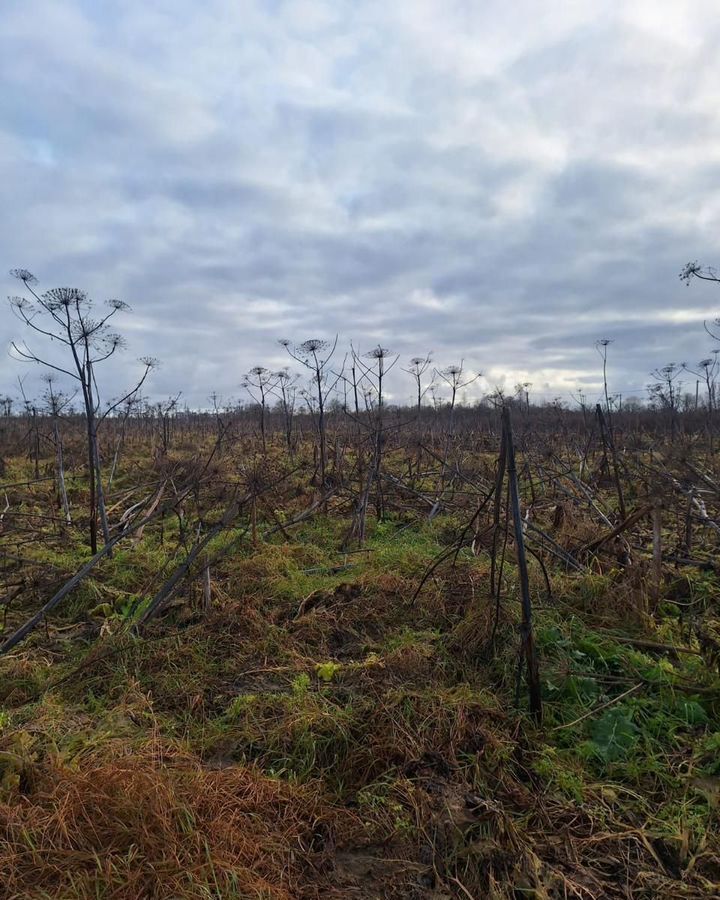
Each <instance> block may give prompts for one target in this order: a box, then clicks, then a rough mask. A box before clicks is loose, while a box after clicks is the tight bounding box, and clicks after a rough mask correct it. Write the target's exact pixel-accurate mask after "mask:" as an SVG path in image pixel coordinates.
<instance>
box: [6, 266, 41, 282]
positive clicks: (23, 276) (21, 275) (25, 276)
mask: <svg viewBox="0 0 720 900" xmlns="http://www.w3.org/2000/svg"><path fill="white" fill-rule="evenodd" d="M10 274H11V275H12V277H13V278H18V279H19V280H20V281H22V282H24V283H25V284H37V278H36V277H35V276H34V275H33V273H32V272H29V271H28V270H27V269H10Z"/></svg>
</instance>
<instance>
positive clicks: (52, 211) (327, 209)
mask: <svg viewBox="0 0 720 900" xmlns="http://www.w3.org/2000/svg"><path fill="white" fill-rule="evenodd" d="M719 43H720V7H718V5H717V0H707V2H706V0H633V2H632V3H619V2H616V0H613V2H602V0H562V2H554V0H544V2H540V3H538V2H537V0H513V2H512V3H508V2H507V0H504V2H496V0H483V2H479V0H477V2H471V0H393V2H387V0H384V2H375V0H347V2H346V0H327V2H324V0H297V2H293V0H246V2H245V0H235V2H231V0H203V2H202V3H197V2H195V0H117V2H112V0H3V3H2V8H1V9H0V173H1V175H2V177H1V180H0V185H1V188H0V191H1V193H0V200H1V202H2V206H1V208H2V215H0V280H3V284H4V286H5V287H6V290H5V294H7V295H13V294H18V293H20V292H21V288H22V285H21V284H19V283H17V282H16V281H14V280H13V279H12V278H10V277H9V275H8V276H5V275H4V272H6V271H7V270H9V269H11V268H13V267H24V268H27V269H29V270H30V271H32V272H33V273H34V274H35V275H36V276H37V278H38V279H39V288H40V289H43V290H44V289H48V288H51V287H56V286H65V285H70V286H74V287H80V288H83V289H85V290H86V291H88V293H89V294H90V295H91V296H92V297H93V298H94V299H95V300H96V301H97V302H98V303H101V302H103V301H105V300H106V299H108V298H115V297H117V298H120V299H122V300H124V301H126V302H128V303H129V304H130V305H131V307H132V311H131V312H128V313H124V314H122V316H119V317H118V319H117V327H118V330H120V331H121V332H122V333H123V334H124V336H125V337H126V338H127V342H128V347H127V349H126V350H125V351H124V352H123V353H122V355H121V356H117V357H116V358H114V359H113V360H111V361H109V362H108V363H107V364H105V368H104V372H103V374H102V375H100V374H98V378H99V381H100V383H101V385H104V388H103V390H104V394H105V396H106V398H107V399H110V397H111V396H115V395H116V394H117V392H120V391H121V390H122V388H124V387H125V385H129V384H130V383H131V382H132V380H133V377H134V375H135V373H136V372H138V371H139V370H140V368H141V367H140V365H139V363H137V361H136V360H137V358H139V357H142V356H146V355H151V356H155V357H158V358H159V359H160V362H161V365H160V366H159V367H158V369H157V370H156V371H154V372H153V373H152V376H151V379H150V381H149V383H148V386H147V391H146V393H147V395H148V396H149V397H150V398H151V399H154V400H160V399H162V398H164V397H168V396H170V395H174V394H176V393H177V392H178V391H182V399H183V400H184V401H186V402H187V403H189V404H190V405H192V406H200V407H202V406H207V402H208V401H207V398H208V396H209V395H210V393H211V392H213V391H215V392H217V393H218V394H220V395H221V396H223V397H224V398H226V399H228V400H229V399H230V398H237V399H241V398H243V396H244V394H243V390H242V388H241V382H242V377H243V374H244V373H245V372H247V371H248V370H249V369H250V368H252V367H253V366H256V365H264V366H268V367H270V368H277V367H279V366H281V365H284V364H285V363H286V362H287V363H292V360H290V359H289V358H288V357H286V355H285V351H284V350H283V348H282V347H281V346H279V344H278V339H280V338H289V339H291V340H293V341H296V342H298V343H299V342H301V341H303V340H305V339H307V338H329V339H333V338H334V336H335V334H339V335H340V339H339V346H340V347H341V348H343V350H342V352H344V348H345V347H347V346H348V344H349V342H350V341H351V340H352V342H353V344H354V346H355V347H357V348H358V349H359V350H361V351H363V350H370V349H371V348H372V347H373V346H376V345H377V344H378V343H380V344H382V346H384V347H387V348H389V349H390V350H392V351H394V352H395V353H398V354H400V357H401V363H399V364H398V366H397V367H396V369H395V371H394V373H393V377H392V379H391V381H390V385H389V386H390V390H391V393H392V396H393V399H395V400H397V401H404V400H405V399H409V398H410V396H411V394H412V384H411V382H410V380H409V378H408V377H407V376H405V375H403V373H402V372H401V370H400V365H401V364H406V362H407V360H408V359H409V358H410V357H413V356H418V355H424V354H425V353H427V352H428V351H431V352H432V354H433V360H434V361H435V363H436V365H437V366H438V367H439V368H442V367H443V366H447V365H450V364H457V363H459V362H460V361H461V360H462V361H463V364H464V366H465V367H466V369H467V371H468V372H473V373H475V372H482V373H483V377H482V378H481V379H479V380H478V381H476V382H475V384H474V385H473V386H472V388H470V389H468V390H469V391H470V393H471V396H470V397H469V398H468V399H472V398H473V397H475V396H477V395H479V394H481V393H483V392H486V391H490V390H492V389H493V388H495V387H496V386H504V387H505V388H506V389H508V388H511V387H512V386H513V385H514V384H515V383H516V382H525V381H527V382H531V383H532V388H531V396H532V397H534V398H536V399H543V398H547V399H550V398H552V397H555V396H562V397H564V398H566V399H567V401H568V402H570V403H571V402H572V395H573V394H575V393H576V391H577V389H578V388H582V390H583V391H584V392H585V393H586V394H587V395H589V396H590V397H591V398H593V397H594V396H595V394H597V392H598V390H599V387H600V370H601V361H600V357H599V355H598V353H597V352H596V348H595V341H596V340H598V339H610V340H612V341H613V343H612V344H611V345H610V347H609V355H610V366H609V371H610V382H611V390H613V391H617V392H622V393H623V394H624V395H625V396H628V395H635V396H642V395H644V389H645V386H646V385H647V384H648V383H649V382H651V381H652V378H651V377H650V372H651V371H652V370H653V369H655V368H656V367H658V366H662V365H665V364H667V363H669V362H683V361H686V362H688V363H696V362H697V361H698V360H700V359H701V358H703V357H706V356H707V355H708V353H709V351H711V350H712V349H713V342H712V340H711V339H710V338H709V337H708V335H707V334H706V333H705V332H704V329H703V320H705V319H713V318H714V317H715V316H717V315H720V296H718V294H717V292H716V290H715V288H716V285H712V284H706V283H701V282H695V283H693V284H692V285H691V286H690V287H686V286H685V285H684V284H683V283H682V282H681V281H680V280H679V279H678V273H679V272H680V270H681V269H682V267H683V266H684V265H685V263H687V262H688V261H689V260H695V259H699V260H700V261H701V262H704V263H707V264H711V263H720V246H718V234H719V233H720V229H719V227H718V226H719V225H720V192H719V191H718V189H717V187H718V183H719V180H720V108H719V107H718V103H717V98H718V94H719V92H720V56H719V55H718V53H717V47H718V44H719ZM24 336H26V335H25V333H24V332H23V329H22V327H21V324H20V323H19V322H18V321H17V320H16V319H15V318H13V316H12V315H11V313H10V311H9V307H6V311H5V312H4V313H3V314H2V315H1V316H0V344H2V347H3V352H2V354H0V394H2V393H5V394H8V393H9V394H17V393H18V388H17V378H18V376H20V377H23V376H27V378H26V381H25V386H26V390H27V392H28V393H29V394H31V395H33V394H34V392H38V393H39V392H40V390H41V389H40V388H39V387H38V386H37V385H38V384H39V379H38V376H39V372H38V371H37V369H36V368H35V369H29V367H28V365H27V364H23V363H20V362H18V361H16V360H15V359H13V358H12V353H11V352H10V351H9V350H8V349H7V348H8V346H9V343H10V341H11V340H12V339H22V338H23V337H24ZM28 343H29V345H30V346H31V348H32V349H34V350H36V351H37V352H47V353H50V354H53V353H57V349H56V348H55V347H52V348H49V349H48V348H47V347H45V346H43V343H42V342H41V341H40V340H33V341H30V338H29V337H28ZM719 346H720V345H719ZM341 355H342V354H340V353H339V356H341ZM54 358H55V357H54ZM28 373H29V374H28Z"/></svg>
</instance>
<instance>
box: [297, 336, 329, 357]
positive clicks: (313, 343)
mask: <svg viewBox="0 0 720 900" xmlns="http://www.w3.org/2000/svg"><path fill="white" fill-rule="evenodd" d="M325 347H327V341H323V340H321V339H320V338H310V340H308V341H303V342H302V344H300V346H299V348H298V349H299V350H300V351H301V352H302V353H317V352H318V351H319V350H324V349H325Z"/></svg>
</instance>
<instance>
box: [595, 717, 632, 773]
mask: <svg viewBox="0 0 720 900" xmlns="http://www.w3.org/2000/svg"><path fill="white" fill-rule="evenodd" d="M590 736H591V738H592V744H593V749H594V750H595V753H596V754H597V755H598V756H599V757H600V758H601V759H603V760H605V761H606V762H612V761H613V760H616V759H624V758H625V757H626V756H627V755H628V752H629V751H630V750H631V749H632V747H633V746H634V745H635V743H636V742H637V739H638V728H637V726H636V725H635V724H634V723H633V721H632V719H630V718H629V717H628V715H627V714H626V713H625V712H624V711H623V710H622V709H620V708H619V707H616V708H614V709H609V710H607V712H606V713H605V714H604V715H603V716H602V717H601V718H599V719H598V720H597V721H596V722H595V723H594V724H593V726H592V728H591V729H590Z"/></svg>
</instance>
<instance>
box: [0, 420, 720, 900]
mask: <svg viewBox="0 0 720 900" xmlns="http://www.w3.org/2000/svg"><path fill="white" fill-rule="evenodd" d="M529 415H530V414H528V417H529ZM538 415H539V414H538ZM493 421H494V422H495V424H494V425H492V426H490V425H489V426H488V427H487V428H486V429H484V430H482V431H478V432H476V433H471V432H470V431H467V432H463V433H462V434H460V433H459V432H458V434H457V435H453V436H452V437H448V436H447V435H437V436H436V437H435V443H433V436H432V434H430V435H425V436H423V437H422V438H421V437H420V436H418V435H415V436H414V437H412V438H411V437H410V436H409V434H408V433H403V432H402V431H401V430H399V431H398V432H397V433H396V434H395V435H394V436H392V437H388V438H387V443H386V445H385V446H384V448H383V449H384V453H383V458H382V470H381V471H380V470H379V468H378V471H375V470H374V466H375V463H376V461H377V463H378V467H379V460H378V459H377V447H376V449H375V450H373V445H372V443H370V444H368V445H367V446H366V445H364V444H363V443H362V442H361V441H360V439H359V438H358V439H357V440H356V438H355V435H354V432H353V431H352V430H351V429H350V430H348V429H347V428H346V429H345V430H343V429H342V428H340V427H339V426H338V428H337V430H336V432H332V431H330V432H329V434H328V450H327V469H328V472H327V475H326V479H325V484H324V485H323V484H322V483H321V482H320V481H319V478H318V465H317V448H316V446H315V440H314V438H313V436H312V434H311V433H310V432H311V428H310V427H309V426H307V427H306V433H305V436H304V437H303V436H302V435H300V436H299V437H298V438H297V440H296V442H295V444H294V445H293V446H291V448H290V450H291V451H292V452H291V453H289V452H288V451H287V448H286V447H285V446H284V443H283V439H282V436H281V434H272V433H271V434H269V435H268V438H267V442H266V446H265V449H264V450H263V448H262V447H261V446H260V444H259V439H258V438H257V436H255V435H254V434H253V433H252V429H251V427H250V426H249V425H248V423H247V422H246V421H240V422H236V423H234V425H232V427H230V426H227V427H225V426H223V427H222V428H220V427H218V433H217V436H216V435H215V434H214V432H213V428H214V426H213V424H212V422H211V423H210V425H209V426H207V427H205V426H203V427H200V426H199V425H198V424H197V422H193V421H188V422H187V423H185V425H182V423H179V424H178V423H176V424H175V426H174V428H175V431H173V432H172V433H171V435H170V437H168V433H167V431H166V432H165V434H164V437H163V442H162V443H163V446H162V448H161V450H160V451H159V450H158V442H159V438H158V433H159V432H157V430H156V429H155V425H152V427H150V426H148V425H147V423H145V424H144V425H142V426H141V424H140V423H138V424H137V425H136V426H134V431H133V429H131V430H130V432H129V433H128V437H127V438H125V435H124V432H123V444H122V448H123V449H122V454H121V455H120V459H119V463H118V466H117V471H116V473H115V474H114V478H113V481H112V483H111V484H108V483H107V479H106V483H105V487H106V497H105V499H106V502H107V508H108V518H109V522H110V528H111V533H112V535H113V536H117V535H120V534H122V533H123V528H125V535H124V537H122V539H120V540H118V542H117V544H116V546H115V547H114V549H113V552H112V555H106V556H104V557H102V558H101V559H99V561H98V562H97V564H96V565H95V566H94V567H93V568H91V569H90V570H89V571H88V573H87V575H86V576H85V577H84V578H83V579H82V580H81V581H80V582H79V583H78V584H77V586H76V587H75V588H74V589H73V590H72V591H70V592H68V594H67V596H65V597H64V598H63V599H62V600H61V601H60V602H58V604H57V605H56V606H55V607H54V608H53V609H52V610H51V611H49V612H48V614H47V615H46V616H44V617H42V618H41V619H40V620H39V621H38V623H37V626H36V627H34V628H33V629H32V630H31V631H30V632H29V633H28V634H27V636H26V637H24V639H23V640H22V641H18V642H17V643H15V644H13V645H12V646H10V647H6V650H5V652H4V653H3V655H2V656H0V896H1V897H4V898H70V897H81V898H86V897H87V898H90V897H92V898H154V897H156V898H160V897H170V898H196V897H197V898H252V897H256V898H314V897H323V898H332V897H337V898H353V897H357V898H374V897H376V898H381V897H382V898H385V897H388V898H414V897H417V898H424V897H435V898H443V897H453V898H455V897H458V898H485V897H490V898H523V897H528V898H561V897H562V898H566V897H567V898H605V897H622V898H658V897H684V898H700V897H715V896H718V895H719V894H720V835H719V832H718V818H719V815H718V803H719V801H720V692H719V689H720V678H719V677H718V662H719V651H720V611H719V597H720V581H719V576H718V570H717V567H716V560H717V556H716V548H717V543H718V531H720V526H718V524H717V522H716V518H717V512H718V510H719V509H720V466H718V464H717V461H716V458H715V456H714V455H713V454H712V453H711V452H710V451H709V450H708V449H707V447H706V443H705V442H703V441H701V440H700V439H699V438H698V439H690V438H688V439H687V440H685V441H684V442H683V441H679V442H678V443H671V442H670V440H669V438H668V437H667V435H666V434H665V435H664V436H661V437H658V435H657V434H653V435H651V434H649V433H645V432H643V430H642V429H640V428H638V429H637V430H635V431H632V432H631V429H630V428H629V426H628V429H627V433H626V434H622V435H621V434H620V428H618V436H617V438H616V444H617V446H618V454H617V463H618V474H617V477H616V476H615V475H613V466H612V465H611V462H612V461H610V462H608V458H607V452H606V449H607V448H605V449H603V447H602V445H601V444H600V443H599V437H598V435H597V434H594V435H592V434H590V432H589V431H588V433H587V435H586V433H585V432H584V431H583V430H582V427H581V423H580V422H579V420H578V419H577V418H573V419H572V421H570V422H569V424H568V423H565V424H563V423H562V422H560V423H555V422H552V423H550V424H549V425H548V424H547V423H545V420H542V421H543V423H544V424H543V426H542V428H541V427H540V425H539V424H538V425H537V426H535V425H533V423H532V422H531V421H530V420H529V418H528V420H527V421H525V419H522V420H521V417H520V415H519V414H517V413H516V416H515V435H516V443H517V448H516V449H517V456H518V471H519V485H520V493H521V505H522V516H523V522H524V528H523V530H524V536H525V539H526V541H527V550H528V569H529V579H530V599H531V602H532V616H533V618H532V627H533V634H534V641H535V645H536V648H537V654H538V662H539V673H540V684H541V691H542V707H543V708H542V720H541V721H540V720H539V718H538V717H534V716H531V715H530V713H529V708H528V701H527V684H526V676H527V672H526V665H525V661H524V659H523V658H522V656H521V653H520V651H521V634H520V630H521V629H520V625H521V622H522V619H523V614H522V603H521V600H522V597H521V582H520V579H519V577H518V547H517V538H516V532H515V531H514V530H513V522H512V519H513V517H512V513H511V510H510V507H509V504H508V502H507V500H506V493H505V487H504V482H501V483H500V487H501V489H498V487H497V483H498V452H499V445H500V437H499V430H498V429H499V424H498V422H497V421H496V419H493ZM166 425H167V423H166ZM73 428H74V426H73ZM73 428H71V427H68V430H67V436H66V441H65V442H66V445H67V446H66V448H65V450H66V460H65V462H66V468H67V471H66V473H65V477H66V482H67V491H68V497H69V502H70V507H71V510H72V514H73V522H72V524H71V525H67V524H66V523H65V522H64V520H63V516H62V514H61V510H60V507H59V500H58V495H57V479H56V477H55V475H56V459H55V457H54V455H53V452H52V450H51V449H48V450H43V451H37V448H36V455H35V457H33V452H32V447H31V453H30V454H29V455H30V457H32V458H28V456H29V455H28V453H27V452H26V441H25V435H26V432H25V431H24V430H23V427H21V425H20V424H18V423H16V424H14V425H12V427H10V425H8V427H7V429H6V431H5V433H4V442H5V450H4V455H3V458H4V474H3V476H2V479H0V482H1V486H0V506H4V508H5V511H4V512H3V513H2V524H1V525H0V528H1V529H2V530H1V531H0V567H1V570H2V571H1V579H2V580H1V582H0V591H1V592H2V593H1V594H0V603H1V604H2V607H0V613H2V615H3V617H4V620H3V632H2V635H1V636H0V638H1V639H2V640H5V641H7V639H8V638H9V637H10V636H11V635H12V634H13V633H14V632H15V631H16V629H17V628H18V627H20V626H21V625H22V624H23V623H24V622H26V621H27V620H28V619H29V618H30V617H31V616H32V615H33V614H34V613H36V612H37V611H38V610H39V609H40V607H42V605H43V604H44V603H46V602H47V601H48V600H49V599H50V598H51V597H52V596H53V595H54V594H55V593H56V592H57V591H58V590H59V589H60V588H62V586H63V585H65V584H66V583H67V582H68V580H69V579H70V578H71V577H72V576H74V575H75V574H76V573H77V572H79V571H80V570H81V569H82V567H83V566H84V565H85V564H86V563H87V562H88V561H89V560H90V558H91V553H90V549H89V547H88V542H87V519H86V512H85V509H86V498H87V471H86V470H85V469H84V468H83V459H84V457H83V444H82V430H81V428H76V429H75V430H73ZM104 440H105V441H106V446H104V447H103V456H104V458H105V460H112V457H113V452H114V450H115V448H116V446H117V445H116V441H117V433H116V432H115V431H113V430H111V429H110V428H108V431H107V436H106V437H105V438H104ZM263 441H265V436H264V435H263ZM577 448H580V450H579V451H578V449H577ZM373 453H374V454H375V455H373ZM108 465H109V463H108V462H106V464H105V468H106V470H107V468H108ZM369 473H373V477H370V475H369ZM500 474H502V473H500ZM618 480H620V483H621V488H622V496H621V501H619V500H618V492H617V482H618ZM493 492H494V493H493ZM693 498H695V499H697V498H700V500H701V503H702V505H701V506H699V505H697V504H695V505H693ZM496 500H497V502H495V501H496ZM619 502H622V503H623V504H624V505H625V506H626V509H625V516H624V517H623V516H622V515H621V513H620V511H619V509H618V503H619ZM136 504H137V506H135V505H136ZM142 515H146V517H147V518H148V521H147V524H146V525H144V527H142V528H139V527H136V525H137V523H138V522H140V521H141V518H137V517H138V516H142ZM360 515H362V528H359V526H358V521H359V516H360ZM133 517H135V518H133ZM494 517H495V518H494ZM131 522H132V523H133V526H132V527H129V526H128V523H131ZM653 526H654V527H655V536H654V538H653ZM618 529H619V530H618ZM614 532H617V533H614ZM205 537H207V541H206V542H205V543H202V541H203V540H204V538H205ZM193 554H194V555H193ZM653 554H654V555H653ZM184 563H186V565H184ZM178 567H180V568H178ZM174 574H175V575H176V576H177V577H176V579H175V581H174V583H171V585H170V587H168V589H167V590H166V591H165V593H162V591H161V589H162V588H163V586H164V585H167V583H168V580H169V579H171V577H172V576H173V575H174ZM158 597H159V598H160V599H159V600H158ZM154 601H156V602H154Z"/></svg>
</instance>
